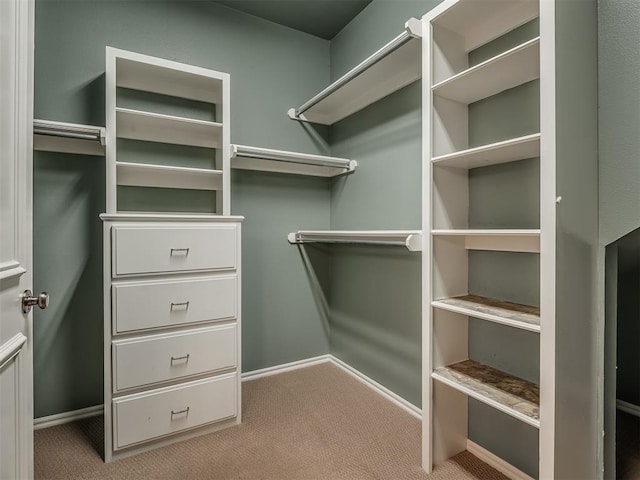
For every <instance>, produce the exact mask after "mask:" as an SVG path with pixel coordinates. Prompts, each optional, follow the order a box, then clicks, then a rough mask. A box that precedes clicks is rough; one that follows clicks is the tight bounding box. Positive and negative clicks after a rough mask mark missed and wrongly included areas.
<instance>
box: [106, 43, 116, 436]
mask: <svg viewBox="0 0 640 480" xmlns="http://www.w3.org/2000/svg"><path fill="white" fill-rule="evenodd" d="M118 52H119V51H118V50H117V49H114V48H111V47H106V48H105V74H104V76H105V117H106V123H105V125H106V127H105V129H106V139H105V186H106V211H107V212H108V213H116V212H117V209H118V207H117V205H118V200H117V199H118V188H117V183H116V161H117V160H118V149H117V145H116V143H117V140H118V137H117V135H116V105H117V103H118V102H117V93H116V92H117V90H116V86H117V85H116V76H117V69H116V63H117V55H118ZM106 430H108V429H105V431H106Z"/></svg>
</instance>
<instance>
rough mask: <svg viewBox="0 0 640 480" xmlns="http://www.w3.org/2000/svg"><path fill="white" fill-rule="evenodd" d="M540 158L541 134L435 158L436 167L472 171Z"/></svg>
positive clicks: (433, 160)
mask: <svg viewBox="0 0 640 480" xmlns="http://www.w3.org/2000/svg"><path fill="white" fill-rule="evenodd" d="M539 156H540V134H539V133H534V134H532V135H526V136H524V137H518V138H513V139H509V140H504V141H502V142H496V143H491V144H489V145H482V146H480V147H475V148H470V149H468V150H462V151H459V152H454V153H449V154H446V155H440V156H438V157H434V158H433V159H432V162H433V163H434V165H440V166H444V167H456V168H464V169H472V168H478V167H487V166H489V165H497V164H499V163H508V162H516V161H518V160H524V159H525V158H534V157H539Z"/></svg>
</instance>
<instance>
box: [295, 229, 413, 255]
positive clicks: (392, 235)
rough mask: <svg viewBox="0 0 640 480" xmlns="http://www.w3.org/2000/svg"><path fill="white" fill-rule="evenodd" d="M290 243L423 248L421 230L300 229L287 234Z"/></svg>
mask: <svg viewBox="0 0 640 480" xmlns="http://www.w3.org/2000/svg"><path fill="white" fill-rule="evenodd" d="M287 239H288V240H289V243H291V244H294V243H359V244H368V245H397V246H403V247H406V248H407V250H409V251H411V252H419V251H421V250H422V232H421V231H420V230H300V231H298V232H293V233H290V234H289V235H288V236H287Z"/></svg>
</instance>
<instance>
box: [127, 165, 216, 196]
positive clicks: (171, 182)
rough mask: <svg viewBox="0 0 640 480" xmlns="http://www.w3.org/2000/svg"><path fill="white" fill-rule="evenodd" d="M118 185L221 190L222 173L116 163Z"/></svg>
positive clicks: (198, 169) (196, 169)
mask: <svg viewBox="0 0 640 480" xmlns="http://www.w3.org/2000/svg"><path fill="white" fill-rule="evenodd" d="M116 183H117V184H118V185H128V186H136V187H160V188H183V189H186V190H220V189H221V188H222V171H220V170H207V169H204V168H187V167H173V166H165V165H149V164H143V163H124V162H116Z"/></svg>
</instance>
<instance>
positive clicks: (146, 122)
mask: <svg viewBox="0 0 640 480" xmlns="http://www.w3.org/2000/svg"><path fill="white" fill-rule="evenodd" d="M116 122H117V123H116V135H117V136H118V137H119V138H129V139H132V140H146V141H149V142H159V143H172V144H176V145H190V146H196V147H207V148H218V147H219V146H220V145H221V142H222V124H221V123H217V122H207V121H204V120H195V119H191V118H183V117H176V116H173V115H164V114H160V113H151V112H143V111H140V110H132V109H129V108H121V107H117V108H116Z"/></svg>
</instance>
